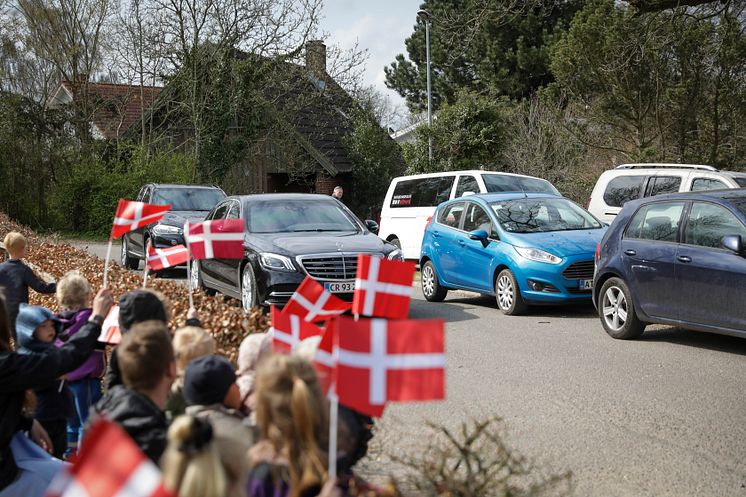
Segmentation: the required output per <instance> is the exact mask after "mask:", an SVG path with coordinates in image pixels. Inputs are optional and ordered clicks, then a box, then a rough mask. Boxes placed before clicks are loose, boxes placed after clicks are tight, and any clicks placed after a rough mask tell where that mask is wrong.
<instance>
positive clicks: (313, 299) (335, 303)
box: [283, 276, 352, 323]
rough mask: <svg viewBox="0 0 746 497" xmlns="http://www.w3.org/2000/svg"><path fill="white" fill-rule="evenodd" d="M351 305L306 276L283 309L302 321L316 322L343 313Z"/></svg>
mask: <svg viewBox="0 0 746 497" xmlns="http://www.w3.org/2000/svg"><path fill="white" fill-rule="evenodd" d="M351 307H352V304H351V303H350V302H345V301H344V300H342V299H340V298H338V297H335V296H334V295H332V293H331V292H329V291H327V290H325V289H324V287H323V286H321V284H320V283H319V282H318V281H316V280H315V279H313V278H311V277H310V276H306V279H304V280H303V283H301V284H300V286H299V287H298V289H297V290H296V291H295V293H294V294H293V296H292V297H290V301H289V302H288V303H287V305H286V306H285V309H284V310H283V312H284V313H286V314H295V315H296V316H300V318H301V319H302V320H304V321H308V322H310V323H316V322H319V321H326V320H328V319H331V318H332V317H334V316H338V315H340V314H344V313H345V312H346V311H349V310H350V308H351Z"/></svg>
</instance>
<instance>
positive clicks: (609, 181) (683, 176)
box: [588, 164, 746, 224]
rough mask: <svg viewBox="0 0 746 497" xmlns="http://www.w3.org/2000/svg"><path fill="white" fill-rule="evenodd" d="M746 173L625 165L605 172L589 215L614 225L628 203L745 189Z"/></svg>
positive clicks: (681, 166)
mask: <svg viewBox="0 0 746 497" xmlns="http://www.w3.org/2000/svg"><path fill="white" fill-rule="evenodd" d="M744 186H746V173H734V172H727V171H718V170H717V169H715V168H714V167H712V166H703V165H696V164H622V165H621V166H618V167H617V168H616V169H611V170H609V171H604V172H603V174H601V176H600V177H599V178H598V181H597V182H596V186H595V187H594V188H593V193H591V198H590V200H589V202H588V211H589V212H590V213H591V214H593V215H594V216H596V217H597V218H599V219H600V220H601V221H603V222H605V223H609V224H611V222H612V221H614V218H615V217H616V216H617V214H619V211H621V210H622V206H623V205H624V204H625V203H626V202H627V201H629V200H633V199H636V198H641V197H652V196H654V195H662V194H664V193H678V192H697V191H704V190H721V189H724V188H743V187H744Z"/></svg>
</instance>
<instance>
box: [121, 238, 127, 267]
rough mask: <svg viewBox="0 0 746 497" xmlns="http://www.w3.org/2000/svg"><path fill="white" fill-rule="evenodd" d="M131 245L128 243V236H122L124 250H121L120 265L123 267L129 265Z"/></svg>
mask: <svg viewBox="0 0 746 497" xmlns="http://www.w3.org/2000/svg"><path fill="white" fill-rule="evenodd" d="M127 245H129V244H128V243H127V237H122V250H121V251H120V252H119V265H120V266H122V267H127V259H128V256H127V252H128V251H129V247H128V246H127Z"/></svg>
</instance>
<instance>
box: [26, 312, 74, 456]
mask: <svg viewBox="0 0 746 497" xmlns="http://www.w3.org/2000/svg"><path fill="white" fill-rule="evenodd" d="M53 318H54V314H53V313H52V311H50V310H49V309H47V308H46V307H41V306H37V305H28V304H21V308H20V310H19V311H18V319H17V320H16V332H17V333H18V342H17V344H18V353H19V354H24V355H27V354H33V353H34V352H45V351H47V350H49V349H51V348H54V347H55V345H54V341H55V338H56V337H57V335H58V330H59V323H57V322H56V321H54V319H53ZM34 394H35V395H36V399H37V406H36V409H35V410H34V419H35V420H37V421H39V423H41V425H42V426H43V427H44V429H45V430H46V431H47V434H48V435H49V438H51V439H52V455H53V456H54V457H56V458H57V459H62V457H63V456H64V455H65V450H66V449H67V418H68V415H69V414H70V412H71V410H72V393H71V392H70V389H69V388H68V387H67V383H66V382H65V380H64V379H63V378H55V379H54V380H53V381H51V382H49V383H48V384H46V385H42V386H41V387H37V388H35V389H34Z"/></svg>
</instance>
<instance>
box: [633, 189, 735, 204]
mask: <svg viewBox="0 0 746 497" xmlns="http://www.w3.org/2000/svg"><path fill="white" fill-rule="evenodd" d="M662 200H726V201H728V200H746V188H725V189H721V190H706V191H701V192H679V193H666V194H664V195H654V196H652V197H645V198H641V199H636V200H634V201H633V202H636V203H638V204H646V203H648V202H653V201H662ZM630 203H631V202H630ZM625 205H626V204H625Z"/></svg>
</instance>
